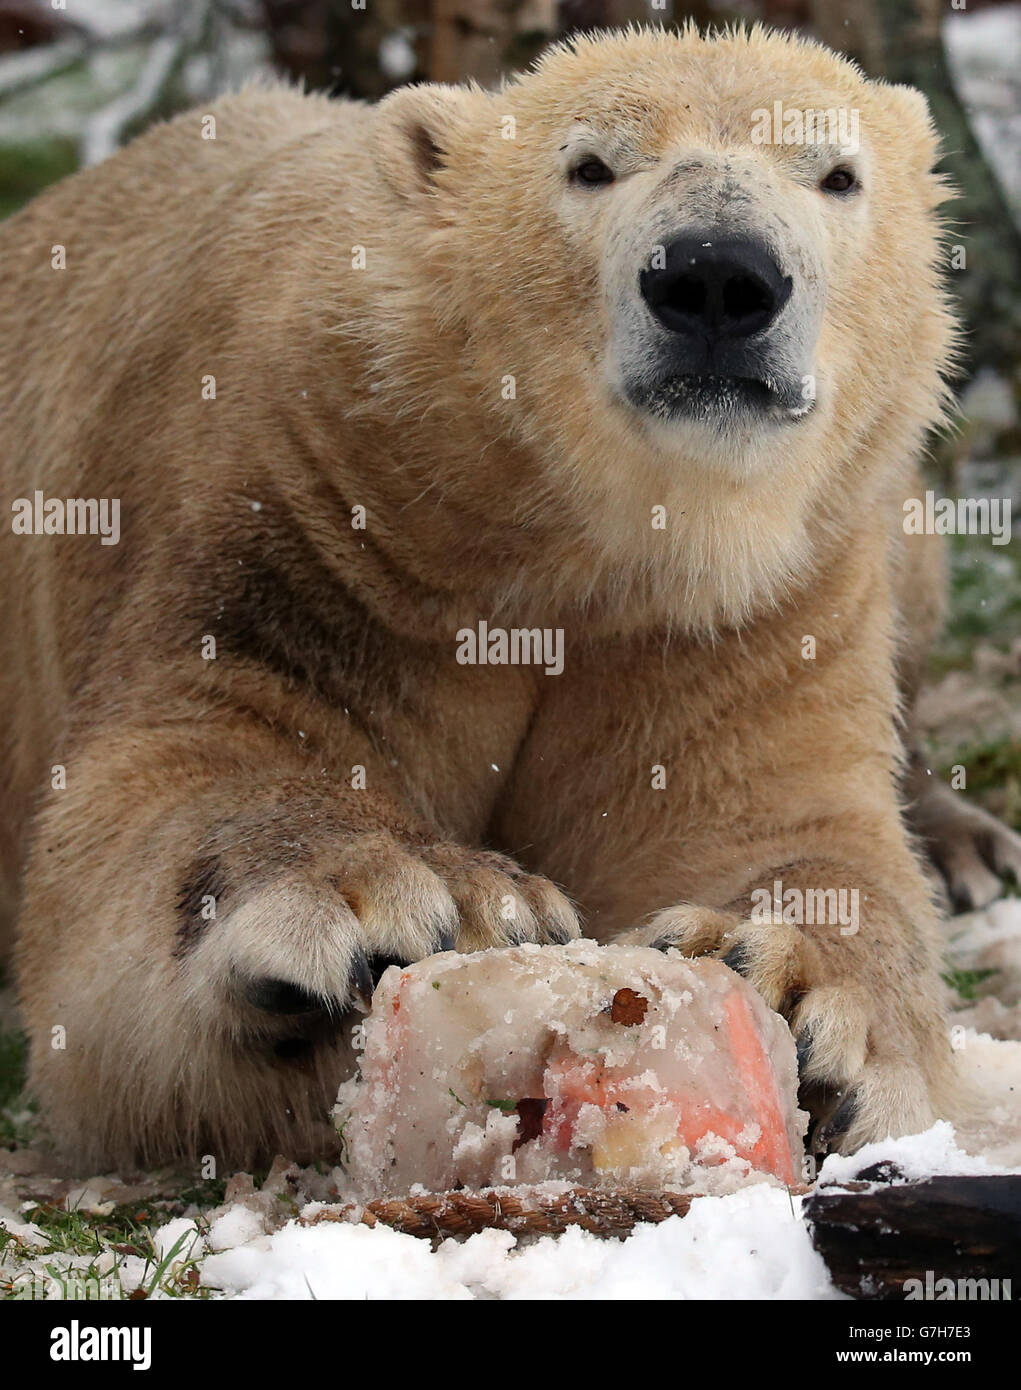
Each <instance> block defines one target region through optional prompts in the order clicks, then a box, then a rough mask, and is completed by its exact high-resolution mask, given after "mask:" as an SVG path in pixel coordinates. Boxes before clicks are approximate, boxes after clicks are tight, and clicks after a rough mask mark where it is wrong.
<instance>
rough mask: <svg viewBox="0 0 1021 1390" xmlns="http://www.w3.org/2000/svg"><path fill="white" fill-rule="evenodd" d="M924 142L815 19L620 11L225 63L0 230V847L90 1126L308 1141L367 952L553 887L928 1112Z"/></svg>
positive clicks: (541, 932)
mask: <svg viewBox="0 0 1021 1390" xmlns="http://www.w3.org/2000/svg"><path fill="white" fill-rule="evenodd" d="M776 103H781V105H782V109H786V110H789V109H791V108H793V109H795V110H798V111H802V112H808V111H812V112H823V113H826V112H835V113H845V114H853V115H854V126H853V127H852V125H850V124H845V125H844V126H843V127H842V126H841V124H840V122H839V121H836V122H835V123H832V124H831V126H830V125H828V124H827V122H826V121H823V122H822V123H821V124H820V123H818V122H817V123H816V124H815V125H814V126H813V127H812V128H813V130H818V129H822V130H823V131H824V132H827V131H828V132H829V133H828V134H825V138H823V139H820V140H815V139H813V140H812V141H809V140H808V139H807V138H804V139H803V140H802V142H801V143H796V142H785V140H784V137H783V133H782V132H783V130H785V129H787V126H786V120H785V117H784V116H783V114H782V111H781V113H779V115H780V122H779V124H778V126H777V130H779V131H780V133H779V134H777V130H774V132H773V137H772V138H771V139H763V138H761V137H762V132H763V129H764V117H765V115H767V114H769V113H774V111H775V109H776V108H775V104H776ZM804 128H805V127H803V129H804ZM852 129H855V130H857V131H858V138H857V139H856V140H855V141H853V142H851V141H849V140H848V139H846V138H844V139H843V140H841V139H840V137H841V134H842V133H843V135H844V136H846V134H847V131H849V130H852ZM834 132H835V135H834ZM831 137H832V138H831ZM935 148H936V142H935V139H934V135H933V131H932V128H931V124H930V120H929V116H928V114H927V111H926V107H925V104H924V101H923V99H922V98H921V97H920V96H919V95H918V94H917V93H916V92H914V91H911V90H909V89H906V88H902V87H896V86H888V85H885V84H883V83H877V82H870V81H867V80H865V78H863V76H862V75H861V73H860V72H859V71H858V70H857V69H856V68H855V67H854V66H852V65H851V64H849V63H848V62H846V61H843V60H842V59H840V58H839V57H837V56H834V55H833V54H831V53H830V52H828V51H826V50H824V49H823V48H821V47H819V46H817V45H815V44H812V43H809V42H805V41H803V40H800V39H797V38H792V37H789V36H781V35H777V34H772V33H769V32H767V31H764V30H762V29H754V30H751V31H749V32H732V33H726V34H720V35H717V36H715V37H710V38H702V37H699V35H698V34H697V33H696V32H694V31H692V30H688V31H686V32H684V33H683V34H680V35H678V34H673V33H666V32H656V31H630V32H627V33H605V34H599V35H597V36H594V37H584V38H577V39H574V40H572V41H570V42H568V43H565V44H562V45H560V46H558V47H555V48H553V49H552V50H551V51H550V52H549V53H548V54H547V55H546V56H544V57H543V58H542V59H541V61H539V62H538V64H537V65H536V66H535V67H534V69H532V70H530V71H529V72H527V73H525V74H524V75H522V76H520V77H518V78H516V79H514V80H513V81H511V82H509V83H508V84H507V85H506V86H504V87H503V88H502V89H501V90H499V91H495V92H488V91H483V90H480V89H478V88H475V87H464V88H454V87H442V86H422V87H415V88H408V89H404V90H401V91H398V92H397V93H395V94H393V95H391V96H389V97H388V98H387V99H385V100H384V101H383V102H381V103H380V104H379V105H378V107H370V106H363V105H359V104H354V103H343V102H339V103H338V102H330V101H328V100H326V99H324V98H321V97H314V96H306V95H301V94H299V93H298V92H295V91H293V90H288V89H286V88H274V89H260V88H252V89H249V90H246V91H244V92H242V93H241V94H239V95H235V96H232V97H228V98H226V99H225V100H223V101H221V102H219V103H217V104H216V105H214V106H213V107H211V108H210V110H208V111H197V112H192V113H188V114H186V115H183V116H181V117H179V118H177V119H175V120H174V121H172V122H170V123H169V124H165V125H161V126H159V127H158V128H155V129H153V130H151V131H150V132H149V133H147V134H146V135H144V136H143V137H141V138H140V139H138V140H136V141H135V142H134V143H132V144H131V145H130V146H129V147H128V148H126V149H125V150H124V151H122V152H121V153H119V154H117V155H116V156H115V157H114V158H112V159H111V160H109V161H108V162H107V163H105V164H103V165H101V166H100V167H98V168H95V169H91V170H88V171H86V172H83V173H81V174H78V175H75V176H74V177H72V178H70V179H68V180H67V181H65V182H63V183H61V184H59V185H57V186H56V187H54V188H53V189H51V190H49V191H48V192H46V193H45V194H43V195H42V196H41V197H40V198H38V199H37V200H36V201H35V202H34V203H32V204H31V205H30V206H29V207H28V208H27V209H25V210H24V211H22V212H21V213H20V214H18V215H17V216H16V217H14V218H12V219H11V220H10V221H8V222H7V223H6V224H5V225H4V226H3V227H2V228H0V241H2V248H3V256H4V265H5V271H6V276H5V279H6V288H5V291H4V296H3V302H2V305H0V344H2V347H0V352H2V358H3V370H2V372H0V398H2V410H0V418H2V422H3V423H2V427H0V428H2V431H3V447H2V450H0V454H2V468H3V479H4V488H5V491H6V492H7V493H8V494H9V496H10V497H11V499H13V500H12V502H11V506H12V509H13V510H14V512H15V515H16V516H18V517H19V518H20V520H21V525H20V526H19V527H17V528H15V527H13V526H12V529H11V531H10V533H5V534H4V537H3V558H2V561H0V563H2V574H3V582H4V591H5V593H6V594H7V595H8V619H9V620H8V622H7V624H6V627H5V632H4V635H3V639H2V640H3V644H4V647H3V660H2V663H0V666H2V670H0V706H2V709H3V713H4V719H5V723H6V726H7V728H8V729H9V731H10V734H11V738H10V741H9V748H8V753H7V756H6V759H5V763H4V767H3V777H4V783H5V784H4V788H3V791H4V795H3V798H2V806H3V812H2V813H3V818H4V825H3V840H2V844H3V850H4V867H5V874H6V880H5V882H6V890H5V891H6V896H7V900H8V902H9V903H10V904H11V907H12V911H13V910H14V909H15V908H16V911H17V949H16V966H17V972H18V979H19V982H20V991H21V999H22V1003H23V1008H24V1013H25V1017H26V1020H27V1024H28V1028H29V1032H30V1037H31V1083H32V1086H33V1088H34V1090H35V1093H36V1095H37V1096H38V1097H39V1099H40V1101H41V1103H42V1105H43V1107H44V1113H45V1115H46V1118H47V1121H48V1124H49V1126H50V1129H51V1131H52V1134H53V1136H54V1138H55V1140H56V1141H57V1143H58V1144H59V1145H60V1146H61V1147H62V1148H63V1149H64V1150H66V1151H68V1152H69V1153H70V1154H71V1155H73V1157H74V1158H75V1160H76V1161H77V1162H78V1163H79V1164H92V1165H110V1164H129V1163H133V1162H147V1163H152V1162H155V1161H164V1160H183V1161H190V1160H194V1159H195V1158H196V1156H198V1155H202V1154H214V1155H216V1156H217V1157H218V1158H219V1159H220V1160H221V1161H222V1162H224V1163H244V1164H250V1163H253V1162H255V1161H258V1159H259V1158H261V1157H262V1158H264V1157H266V1156H270V1155H272V1154H273V1153H274V1152H277V1151H279V1152H284V1153H287V1154H288V1155H290V1156H292V1157H295V1158H306V1159H307V1158H314V1157H316V1156H329V1155H330V1154H332V1153H334V1152H335V1151H336V1150H335V1146H336V1136H335V1135H334V1133H333V1131H332V1130H331V1128H330V1126H329V1124H328V1122H327V1114H328V1111H329V1107H330V1103H331V1101H332V1098H333V1096H334V1093H335V1091H336V1087H337V1084H338V1081H339V1080H341V1079H342V1078H343V1077H344V1075H346V1074H347V1072H348V1071H349V1070H350V1067H351V1064H352V1054H351V1048H350V1042H349V1033H350V1023H351V1018H352V1013H351V1009H352V1006H354V1005H356V1004H357V1003H358V1001H359V999H361V1000H364V998H365V997H366V996H367V995H368V993H369V992H370V991H371V988H372V984H373V979H374V978H375V977H376V976H377V975H378V973H379V971H380V969H381V968H382V967H383V966H384V965H385V964H386V963H387V962H389V961H393V960H399V961H408V960H412V959H416V958H420V957H421V956H423V955H425V954H428V953H431V952H433V951H437V950H444V949H450V948H452V947H453V948H456V949H457V950H462V951H465V950H476V949H480V948H484V947H488V946H492V945H499V944H502V943H506V942H509V941H526V940H534V941H539V942H557V941H562V940H566V939H567V938H569V937H571V936H573V935H575V934H577V932H578V931H579V930H580V929H582V928H583V929H584V930H585V931H586V932H587V933H589V934H591V935H594V936H596V937H597V938H599V939H600V940H603V941H610V940H615V939H622V938H627V939H629V940H632V941H639V942H645V943H654V944H657V945H660V946H662V947H663V948H665V949H670V948H678V949H680V950H681V951H683V952H685V953H689V954H700V953H715V954H717V955H720V956H722V957H723V959H724V960H726V961H727V962H728V963H729V964H731V965H733V966H734V967H735V968H736V969H738V970H740V971H741V972H742V973H744V974H745V975H746V976H747V978H748V979H749V980H750V981H751V982H752V983H753V984H754V985H755V986H756V987H757V988H758V989H759V990H760V991H761V992H762V994H763V995H764V996H765V998H766V1000H767V1001H768V1003H769V1004H770V1005H771V1006H772V1007H773V1008H775V1009H777V1010H779V1011H781V1012H782V1013H783V1014H784V1016H785V1017H786V1018H787V1019H788V1020H789V1022H790V1025H791V1028H792V1030H793V1032H794V1034H795V1036H796V1038H797V1039H798V1043H799V1049H800V1054H801V1063H802V1077H803V1085H804V1090H803V1094H804V1096H805V1098H806V1103H807V1104H809V1105H810V1106H811V1107H812V1109H813V1111H814V1113H815V1115H816V1120H817V1125H816V1142H817V1144H818V1145H819V1146H822V1147H825V1146H830V1147H840V1148H853V1147H855V1146H857V1145H859V1144H860V1143H861V1142H862V1141H864V1140H868V1139H874V1138H876V1137H879V1136H882V1135H885V1134H886V1133H887V1132H888V1131H893V1132H903V1131H908V1130H911V1129H915V1128H918V1127H921V1126H925V1125H927V1124H928V1123H929V1122H930V1121H931V1120H932V1119H933V1117H934V1116H936V1115H938V1114H944V1113H948V1111H949V1110H950V1109H952V1106H953V1104H954V1099H953V1097H954V1079H953V1068H952V1062H951V1053H950V1048H949V1043H948V1038H947V1032H946V1026H945V1022H944V1018H943V1015H942V1012H941V1002H940V988H939V984H938V959H939V937H938V919H939V914H938V910H937V907H936V906H935V905H934V901H933V892H932V889H931V886H930V884H929V882H928V880H927V877H926V874H925V872H924V870H923V866H922V862H921V859H920V855H919V852H918V849H917V847H916V844H915V842H914V840H913V839H912V835H911V832H910V831H909V829H908V828H907V826H906V821H905V799H906V798H905V794H904V791H903V778H904V776H905V764H906V754H905V735H904V727H903V724H904V721H903V719H902V710H903V708H904V695H903V692H904V691H906V690H909V689H910V687H911V685H912V683H913V682H914V680H915V679H916V676H917V670H918V667H919V663H920V660H921V657H922V653H924V650H925V646H926V642H927V639H928V636H929V635H930V633H931V631H932V628H933V625H934V624H935V622H936V621H937V619H938V612H939V607H940V599H939V585H938V582H937V580H936V578H935V575H936V574H937V572H938V555H937V554H936V553H935V551H934V550H933V549H932V546H933V544H934V542H932V541H931V540H930V539H929V538H926V537H920V538H917V539H911V540H909V538H907V537H905V536H904V534H903V528H902V526H901V521H900V517H901V508H902V502H903V499H904V497H905V496H907V495H909V494H910V493H911V492H912V491H913V490H914V491H917V488H918V481H917V477H916V474H915V461H916V459H917V457H918V454H919V450H920V446H921V442H922V439H923V436H924V434H925V432H926V431H927V430H929V429H930V428H931V427H933V426H934V425H937V424H938V423H939V421H940V420H941V417H942V413H943V410H944V406H945V400H946V391H945V387H944V383H943V373H944V371H945V369H946V366H947V363H948V361H949V360H950V358H951V354H952V351H953V345H954V336H955V329H954V324H953V320H952V316H951V314H950V312H949V311H948V308H947V304H946V301H945V299H944V294H943V291H942V289H941V285H940V259H941V256H940V249H939V229H938V223H937V214H936V208H937V205H938V204H939V202H940V200H941V198H942V197H943V187H942V185H941V183H940V181H939V179H938V178H937V177H935V176H934V175H933V173H932V172H931V166H932V162H933V158H934V154H935ZM101 502H105V503H106V504H107V506H108V507H111V506H112V504H113V503H114V502H116V503H117V511H118V517H119V527H118V536H117V543H116V544H114V543H112V532H110V533H107V534H105V535H97V534H90V531H91V532H93V533H94V532H95V531H96V530H97V529H101V528H97V527H96V526H95V525H93V526H90V525H89V524H88V523H89V522H90V520H95V518H97V517H99V516H100V515H101V513H100V511H99V507H100V503H101ZM29 504H31V505H29ZM105 514H106V513H103V514H102V515H105ZM83 529H84V531H85V534H81V533H80V532H81V531H82V530H83ZM69 531H73V532H75V534H68V532H69ZM104 541H105V542H107V543H104ZM763 904H766V905H767V906H766V908H765V910H763ZM813 905H814V906H813ZM831 909H832V910H831Z"/></svg>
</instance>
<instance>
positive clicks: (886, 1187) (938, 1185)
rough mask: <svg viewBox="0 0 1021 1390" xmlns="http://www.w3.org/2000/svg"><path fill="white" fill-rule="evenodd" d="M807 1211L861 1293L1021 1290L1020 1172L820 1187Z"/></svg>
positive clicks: (825, 1247) (962, 1295)
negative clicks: (1003, 1175) (1012, 1174)
mask: <svg viewBox="0 0 1021 1390" xmlns="http://www.w3.org/2000/svg"><path fill="white" fill-rule="evenodd" d="M803 1210H804V1214H805V1217H806V1218H807V1220H808V1222H809V1225H810V1229H811V1234H812V1242H813V1244H814V1245H815V1248H816V1249H817V1250H818V1251H819V1253H820V1255H822V1257H823V1259H824V1260H825V1261H826V1266H827V1268H828V1269H829V1272H830V1277H831V1278H832V1280H833V1282H834V1283H835V1284H836V1286H837V1288H838V1289H841V1290H842V1291H843V1292H844V1293H847V1294H851V1295H852V1297H854V1298H874V1299H903V1298H929V1299H936V1300H949V1299H991V1298H992V1299H1004V1298H1006V1299H1016V1298H1018V1297H1021V1177H955V1176H942V1177H933V1178H926V1179H924V1180H923V1181H920V1182H897V1181H894V1182H892V1183H890V1182H887V1183H883V1184H882V1185H878V1184H873V1183H870V1182H854V1183H847V1184H844V1185H843V1186H840V1187H823V1188H817V1189H816V1190H815V1191H814V1192H813V1193H812V1194H811V1196H809V1197H807V1198H806V1199H805V1203H804V1207H803ZM909 1281H917V1282H914V1283H911V1282H909ZM1005 1281H1010V1282H1009V1283H1007V1284H1006V1287H1005ZM1012 1288H1013V1292H1012V1291H1011V1290H1012Z"/></svg>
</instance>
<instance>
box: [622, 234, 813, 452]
mask: <svg viewBox="0 0 1021 1390" xmlns="http://www.w3.org/2000/svg"><path fill="white" fill-rule="evenodd" d="M775 247H776V240H775V238H773V237H767V236H765V235H763V233H762V232H761V231H758V230H757V229H754V228H753V229H749V230H745V229H744V228H741V227H735V226H734V225H728V224H719V225H716V226H704V225H703V226H702V227H699V226H696V227H694V228H689V229H686V230H685V231H683V232H679V233H676V234H675V235H674V236H672V237H669V238H666V239H664V240H661V241H660V242H659V243H658V244H656V245H654V247H653V250H652V252H651V254H648V255H646V256H645V257H644V258H643V260H642V262H641V264H640V268H639V270H638V272H637V275H636V277H635V279H634V280H632V288H631V290H630V292H628V291H625V292H624V293H623V294H622V295H621V296H620V297H619V298H618V301H617V303H618V317H617V325H616V333H615V344H614V347H615V352H616V358H617V362H618V363H619V367H620V378H619V379H620V381H621V385H622V387H623V394H624V395H625V397H626V398H627V400H628V401H629V402H630V404H631V405H632V406H633V407H637V408H638V409H639V410H640V411H641V412H642V413H643V414H645V415H652V416H653V417H654V418H656V419H658V420H661V421H663V422H664V423H667V422H673V423H679V422H683V421H688V422H699V423H701V424H702V425H703V426H708V427H709V428H710V429H711V430H713V431H714V432H715V431H718V430H719V429H720V428H728V427H730V426H732V425H740V424H741V422H742V421H743V422H745V423H746V424H747V423H751V424H752V425H755V424H757V423H760V424H765V423H767V422H769V421H776V422H785V423H790V422H792V421H796V420H799V419H801V418H803V417H805V416H806V415H808V414H809V413H810V411H811V409H812V406H813V404H814V398H813V397H811V396H808V397H806V395H805V393H804V389H803V388H804V383H805V381H806V379H810V378H811V374H812V372H813V371H814V353H815V346H816V340H817V337H818V329H819V320H820V317H821V309H822V295H821V293H819V290H820V279H821V277H820V275H819V274H818V269H817V267H815V266H814V265H812V266H810V265H808V264H807V261H806V258H805V257H804V256H802V255H801V254H800V248H798V247H796V246H791V247H789V248H784V249H783V250H779V251H778V250H777V249H775ZM788 259H789V260H790V263H791V264H790V268H788V265H787V261H788ZM632 264H633V262H632ZM806 270H809V271H811V273H810V274H806V273H805V272H806ZM632 273H633V274H634V272H632ZM636 291H637V293H636Z"/></svg>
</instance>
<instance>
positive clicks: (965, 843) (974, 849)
mask: <svg viewBox="0 0 1021 1390" xmlns="http://www.w3.org/2000/svg"><path fill="white" fill-rule="evenodd" d="M925 486H926V484H925V483H924V481H923V480H922V478H921V476H920V475H919V474H917V473H916V474H915V475H914V476H913V478H912V480H911V481H910V482H909V484H908V491H909V493H910V494H911V495H913V496H921V495H922V494H923V493H924V491H925ZM896 515H897V517H898V525H897V526H896V528H895V533H894V548H893V590H894V592H893V597H894V602H895V605H896V608H897V611H898V624H897V680H898V684H899V686H900V691H901V700H902V703H903V708H904V711H905V714H906V716H907V719H906V722H907V727H908V736H907V744H908V748H909V750H910V754H911V757H910V761H909V763H908V765H907V769H906V772H905V776H904V779H903V783H902V795H903V798H904V803H905V811H906V814H907V819H908V823H909V825H910V826H911V828H912V830H914V832H915V833H916V834H917V835H918V836H919V837H920V839H921V841H922V844H923V845H924V846H925V849H926V852H927V854H928V856H929V858H930V860H931V861H932V863H933V864H934V865H935V867H936V868H937V869H938V870H939V872H940V874H941V875H942V880H943V882H944V883H945V884H946V887H947V891H948V892H949V894H950V900H951V902H952V903H953V906H954V907H955V908H956V909H957V911H959V912H966V911H969V910H971V909H974V908H979V907H985V906H986V905H987V904H988V903H991V902H992V901H993V899H994V898H998V897H999V896H1000V895H1001V893H1002V892H1003V884H1002V878H1003V876H1004V875H1006V874H1013V875H1014V877H1015V878H1017V879H1018V880H1019V881H1021V835H1017V834H1016V833H1015V832H1014V831H1013V830H1011V829H1010V827H1009V826H1007V825H1005V824H1004V823H1003V821H1001V820H998V819H997V818H996V817H995V816H992V815H990V814H989V812H988V811H983V810H982V809H981V808H980V807H977V806H974V805H972V804H971V803H970V802H969V801H968V800H967V797H966V794H965V793H964V792H960V791H955V790H954V789H952V788H951V787H949V786H947V785H946V783H945V782H944V781H942V779H941V778H940V777H939V776H938V775H937V774H936V773H935V772H932V771H930V769H929V768H928V766H927V761H926V758H925V754H924V752H923V751H922V750H923V749H924V747H925V738H924V735H923V733H922V731H921V729H920V727H919V722H918V719H917V717H916V714H915V709H916V706H917V703H918V697H919V694H920V692H921V689H922V685H923V682H924V680H925V672H926V664H927V662H928V659H929V653H930V650H931V648H932V646H933V643H934V642H935V641H936V638H937V636H938V634H939V630H940V628H941V626H942V624H943V621H944V618H945V616H946V607H947V605H946V594H947V587H948V586H947V573H946V561H947V554H948V551H947V542H946V537H945V536H929V535H924V534H923V535H918V536H916V535H911V536H909V535H906V534H905V533H904V528H903V525H901V524H900V510H899V509H898V510H897V512H896Z"/></svg>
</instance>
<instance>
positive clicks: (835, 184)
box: [819, 168, 858, 193]
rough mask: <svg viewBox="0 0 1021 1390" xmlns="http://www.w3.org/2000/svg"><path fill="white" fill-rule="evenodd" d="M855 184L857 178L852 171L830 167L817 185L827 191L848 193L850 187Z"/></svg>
mask: <svg viewBox="0 0 1021 1390" xmlns="http://www.w3.org/2000/svg"><path fill="white" fill-rule="evenodd" d="M857 186H858V180H857V179H856V178H855V176H854V171H853V170H852V169H843V168H841V169H831V170H830V172H829V173H828V174H827V175H826V177H825V178H824V179H822V180H821V182H820V184H819V187H820V188H822V189H824V190H825V192H827V193H850V192H851V190H852V188H856V187H857Z"/></svg>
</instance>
